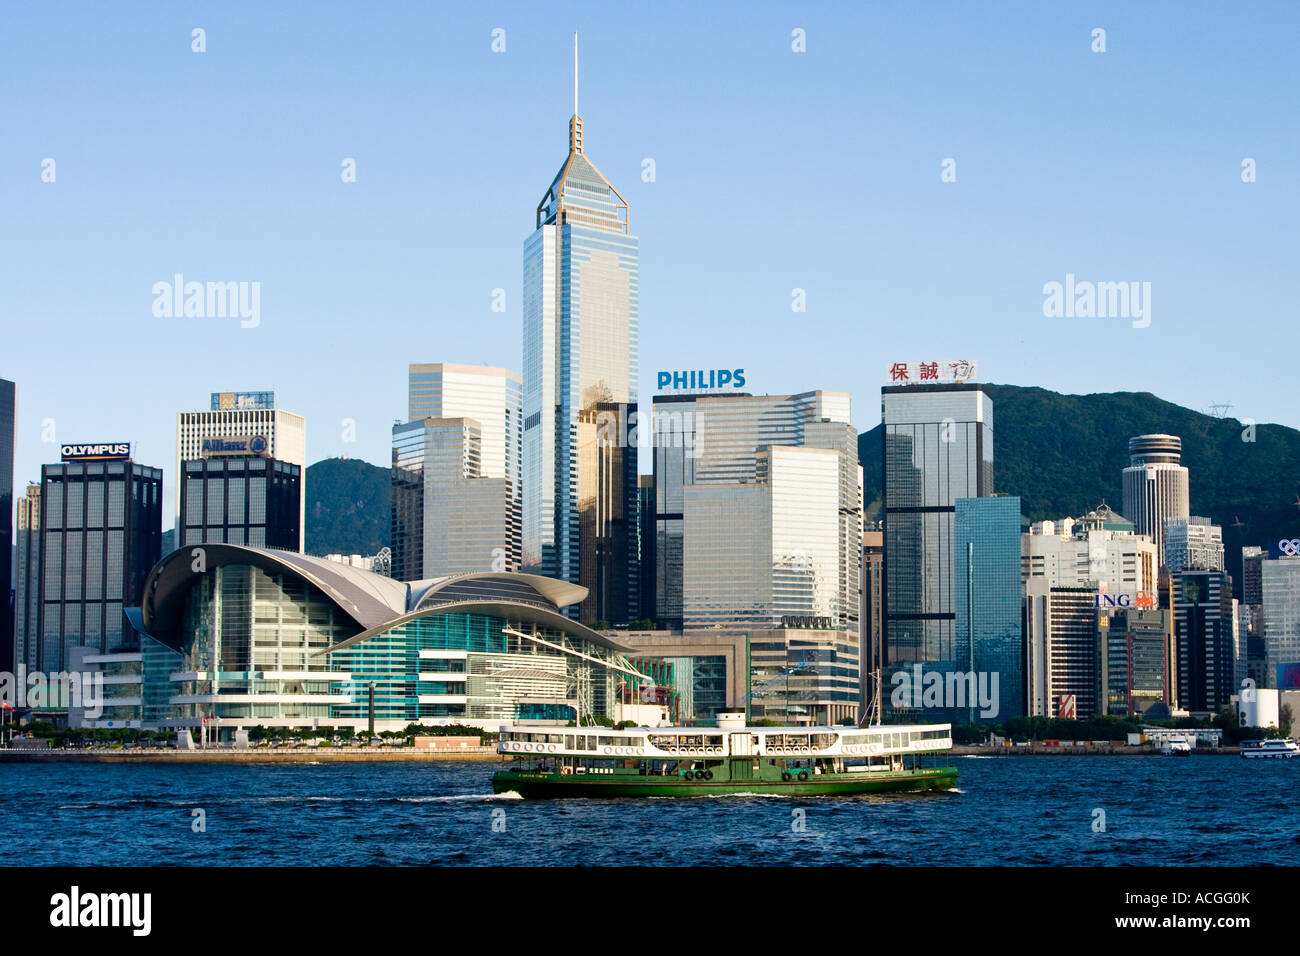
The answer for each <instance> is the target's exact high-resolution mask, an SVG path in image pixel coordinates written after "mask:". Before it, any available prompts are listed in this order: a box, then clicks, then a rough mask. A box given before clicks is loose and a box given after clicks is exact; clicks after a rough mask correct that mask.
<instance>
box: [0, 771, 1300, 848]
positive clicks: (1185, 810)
mask: <svg viewBox="0 0 1300 956" xmlns="http://www.w3.org/2000/svg"><path fill="white" fill-rule="evenodd" d="M953 763H954V764H955V765H956V766H957V767H958V770H959V772H960V774H961V777H960V780H959V786H958V790H957V791H955V792H950V793H942V794H929V795H913V796H907V795H904V796H862V797H852V798H834V799H827V798H787V797H779V796H763V797H759V796H752V797H749V796H734V797H718V798H702V799H692V800H679V799H661V800H654V799H651V800H565V801H524V800H520V799H517V798H514V797H512V796H511V795H501V796H496V797H494V796H492V788H491V783H490V780H491V775H492V773H493V772H494V771H495V770H496V769H497V768H498V766H499V765H498V764H496V763H434V764H430V763H410V764H406V763H400V764H394V763H387V764H294V765H287V766H277V765H265V764H255V765H208V764H205V765H197V766H193V765H191V766H172V765H165V764H146V765H139V766H129V765H121V764H108V763H105V764H71V763H49V764H35V763H23V764H5V765H0V865H4V866H13V865H38V866H40V865H71V866H134V865H193V866H203V865H222V866H277V865H278V866H283V865H308V866H310V865H320V864H335V865H381V866H383V865H400V866H407V865H411V866H426V865H495V866H512V865H529V866H532V865H539V864H540V865H551V864H554V865H568V866H572V865H589V864H596V865H600V864H604V865H638V866H656V865H685V866H698V865H703V864H713V865H733V864H734V865H819V866H825V865H840V866H856V865H879V864H893V865H916V864H925V865H957V866H961V865H1004V864H1005V865H1032V866H1039V865H1055V866H1122V865H1145V866H1181V865H1187V866H1191V865H1197V866H1207V865H1243V864H1244V865H1252V864H1276V865H1295V864H1300V809H1297V807H1296V805H1295V802H1294V801H1293V800H1292V799H1291V794H1292V793H1293V792H1294V790H1295V787H1296V781H1297V779H1298V775H1300V761H1246V760H1242V759H1240V758H1239V757H1230V756H1195V757H1190V758H1183V759H1176V758H1172V757H1159V756H1152V757H1136V758H1135V757H1107V756H1086V757H1085V756H1080V757H1071V756H1061V757H954V758H953Z"/></svg>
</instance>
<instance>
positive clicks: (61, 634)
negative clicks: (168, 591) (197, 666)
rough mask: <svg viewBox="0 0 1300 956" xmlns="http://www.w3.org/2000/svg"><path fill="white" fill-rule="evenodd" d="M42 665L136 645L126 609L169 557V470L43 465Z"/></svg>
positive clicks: (122, 464) (114, 464) (128, 464)
mask: <svg viewBox="0 0 1300 956" xmlns="http://www.w3.org/2000/svg"><path fill="white" fill-rule="evenodd" d="M40 500H41V518H40V528H41V532H40V533H41V561H42V566H43V569H44V574H43V575H42V580H41V594H40V623H39V625H38V627H37V632H38V635H39V636H38V638H37V643H38V647H37V650H36V661H37V664H38V666H39V668H40V669H41V670H44V671H59V670H63V669H64V668H65V667H67V666H68V662H69V660H70V656H69V652H70V650H71V648H73V647H76V646H82V647H89V648H92V649H95V650H98V651H100V652H108V651H116V650H120V649H122V648H133V647H136V646H137V644H138V642H137V637H136V635H135V633H134V632H133V631H132V630H131V629H130V628H129V627H127V626H126V625H125V620H124V618H123V615H122V610H123V608H124V607H128V606H136V605H138V604H139V603H140V599H141V597H142V593H141V592H142V588H143V586H144V580H145V577H146V575H148V573H149V570H150V569H151V568H152V567H153V566H154V565H155V564H156V563H157V562H158V559H159V557H161V554H160V550H161V545H162V471H161V469H158V468H149V467H147V466H145V465H139V464H136V463H135V462H132V461H107V462H64V463H62V464H58V465H44V466H42V468H41V496H40Z"/></svg>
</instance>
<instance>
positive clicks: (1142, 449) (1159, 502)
mask: <svg viewBox="0 0 1300 956" xmlns="http://www.w3.org/2000/svg"><path fill="white" fill-rule="evenodd" d="M1128 453H1129V466H1128V467H1127V468H1125V469H1124V473H1123V481H1124V517H1126V518H1128V519H1129V520H1130V521H1132V522H1133V524H1134V525H1135V526H1136V527H1137V533H1138V534H1145V535H1150V537H1151V540H1152V541H1154V542H1155V545H1156V555H1157V556H1158V557H1159V558H1160V560H1161V561H1162V562H1163V561H1164V554H1165V550H1164V532H1165V522H1166V521H1168V520H1169V519H1170V518H1186V517H1187V516H1188V515H1189V514H1190V513H1191V511H1190V506H1189V505H1188V482H1187V469H1186V468H1185V467H1183V465H1182V463H1181V461H1182V453H1183V440H1182V439H1181V438H1179V437H1178V436H1177V435H1138V436H1137V437H1136V438H1130V439H1129V442H1128Z"/></svg>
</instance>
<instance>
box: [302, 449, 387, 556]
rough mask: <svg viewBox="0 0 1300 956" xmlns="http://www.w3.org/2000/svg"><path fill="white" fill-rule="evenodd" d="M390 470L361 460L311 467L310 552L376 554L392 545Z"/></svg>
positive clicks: (333, 460) (328, 461) (327, 461)
mask: <svg viewBox="0 0 1300 956" xmlns="http://www.w3.org/2000/svg"><path fill="white" fill-rule="evenodd" d="M392 491H393V489H392V482H391V476H390V469H388V468H380V467H378V466H376V465H372V464H370V463H369V462H365V461H361V460H360V459H357V458H326V459H325V460H323V461H318V462H316V463H315V464H314V465H308V466H307V534H306V549H307V553H308V554H364V555H370V554H374V553H375V552H376V551H378V550H379V549H380V548H385V547H387V546H388V541H389V532H390V529H391V524H390V522H391V519H390V516H389V510H388V509H389V503H390V502H391V500H392Z"/></svg>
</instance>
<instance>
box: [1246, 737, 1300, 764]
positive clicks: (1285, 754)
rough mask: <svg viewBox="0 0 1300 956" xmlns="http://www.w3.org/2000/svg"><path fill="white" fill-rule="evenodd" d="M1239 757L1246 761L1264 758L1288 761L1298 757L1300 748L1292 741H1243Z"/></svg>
mask: <svg viewBox="0 0 1300 956" xmlns="http://www.w3.org/2000/svg"><path fill="white" fill-rule="evenodd" d="M1241 755H1242V756H1243V757H1245V758H1247V759H1248V760H1250V759H1255V760H1259V759H1264V758H1281V759H1284V760H1286V759H1290V758H1291V757H1300V747H1297V746H1296V743H1295V741H1294V740H1243V741H1242V742H1241Z"/></svg>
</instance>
